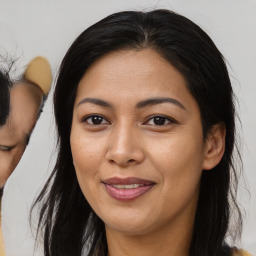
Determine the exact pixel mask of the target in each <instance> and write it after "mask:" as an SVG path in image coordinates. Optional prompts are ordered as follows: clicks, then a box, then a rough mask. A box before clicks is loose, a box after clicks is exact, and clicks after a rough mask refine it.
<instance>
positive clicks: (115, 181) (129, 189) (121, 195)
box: [103, 177, 155, 201]
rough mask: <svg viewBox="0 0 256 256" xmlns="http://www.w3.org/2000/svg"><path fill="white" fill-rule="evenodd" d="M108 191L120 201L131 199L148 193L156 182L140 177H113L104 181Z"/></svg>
mask: <svg viewBox="0 0 256 256" xmlns="http://www.w3.org/2000/svg"><path fill="white" fill-rule="evenodd" d="M103 184H104V186H105V188H106V191H107V193H108V194H109V195H110V196H111V197H112V198H114V199H116V200H118V201H131V200H135V199H137V198H138V197H140V196H142V195H144V194H145V193H147V192H148V191H149V190H150V189H151V188H152V187H153V186H154V185H155V183H154V182H152V181H148V180H142V179H139V178H133V177H131V178H125V179H120V178H111V179H108V180H105V181H103Z"/></svg>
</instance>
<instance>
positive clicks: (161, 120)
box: [145, 116, 175, 126]
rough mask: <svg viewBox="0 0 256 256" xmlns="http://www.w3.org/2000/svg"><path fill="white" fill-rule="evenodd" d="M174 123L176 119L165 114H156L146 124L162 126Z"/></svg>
mask: <svg viewBox="0 0 256 256" xmlns="http://www.w3.org/2000/svg"><path fill="white" fill-rule="evenodd" d="M172 123H175V121H174V120H172V119H171V118H168V117H165V116H154V117H152V118H150V119H149V120H148V121H147V122H146V123H145V124H147V125H157V126H162V125H168V124H172Z"/></svg>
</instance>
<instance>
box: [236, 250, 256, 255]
mask: <svg viewBox="0 0 256 256" xmlns="http://www.w3.org/2000/svg"><path fill="white" fill-rule="evenodd" d="M232 256H253V255H252V254H250V253H249V252H246V251H244V250H236V251H235V252H233V254H232Z"/></svg>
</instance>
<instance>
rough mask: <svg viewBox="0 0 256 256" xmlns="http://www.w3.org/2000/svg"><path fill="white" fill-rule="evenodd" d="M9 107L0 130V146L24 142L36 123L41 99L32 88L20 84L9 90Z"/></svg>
mask: <svg viewBox="0 0 256 256" xmlns="http://www.w3.org/2000/svg"><path fill="white" fill-rule="evenodd" d="M10 105H11V110H10V115H9V118H8V120H7V123H6V124H5V125H4V126H3V127H1V128H0V140H1V141H0V144H3V143H4V144H7V145H9V144H10V145H12V144H18V143H21V142H24V140H26V138H27V136H28V135H29V134H30V133H31V131H32V129H33V127H34V125H35V123H36V121H37V116H38V111H39V109H40V105H41V98H40V95H39V94H37V91H36V89H34V88H33V87H32V86H29V85H27V84H25V83H20V84H18V85H15V86H14V87H12V88H11V90H10Z"/></svg>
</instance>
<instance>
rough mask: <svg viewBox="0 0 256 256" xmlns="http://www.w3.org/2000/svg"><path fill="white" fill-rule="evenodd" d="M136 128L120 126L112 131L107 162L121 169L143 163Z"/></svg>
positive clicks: (140, 143)
mask: <svg viewBox="0 0 256 256" xmlns="http://www.w3.org/2000/svg"><path fill="white" fill-rule="evenodd" d="M140 137H141V136H139V134H138V132H137V131H136V128H132V127H129V126H126V125H120V126H118V127H116V128H115V129H113V131H112V133H111V136H110V138H109V144H108V145H109V146H108V151H107V154H106V158H107V161H109V162H110V163H112V164H117V165H119V166H121V167H128V166H130V165H136V164H139V163H141V162H143V160H144V158H145V155H144V150H143V146H142V142H141V138H140Z"/></svg>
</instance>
